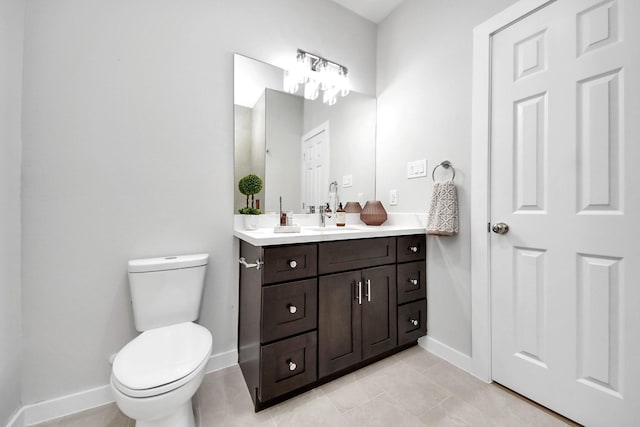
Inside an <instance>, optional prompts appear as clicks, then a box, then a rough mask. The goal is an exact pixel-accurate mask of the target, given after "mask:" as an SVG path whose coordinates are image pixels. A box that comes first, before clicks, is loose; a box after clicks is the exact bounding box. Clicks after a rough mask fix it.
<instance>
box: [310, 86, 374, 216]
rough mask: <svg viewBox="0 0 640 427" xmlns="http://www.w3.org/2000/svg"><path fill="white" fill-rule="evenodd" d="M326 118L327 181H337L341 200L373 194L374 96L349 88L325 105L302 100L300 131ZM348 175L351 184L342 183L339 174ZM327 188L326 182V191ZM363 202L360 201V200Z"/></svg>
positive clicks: (372, 197)
mask: <svg viewBox="0 0 640 427" xmlns="http://www.w3.org/2000/svg"><path fill="white" fill-rule="evenodd" d="M326 121H329V138H330V141H331V153H330V157H331V159H330V161H329V182H332V181H337V182H338V198H339V201H340V202H342V203H343V205H344V204H346V202H357V201H358V193H362V200H363V201H364V202H366V201H367V200H372V199H374V198H375V174H376V172H375V168H376V152H375V145H376V99H375V97H372V96H365V95H362V94H358V93H353V92H351V93H350V94H349V95H348V96H347V97H346V98H338V102H337V103H336V104H335V105H333V106H331V107H329V106H327V105H326V104H324V103H322V102H320V101H314V102H311V101H306V100H305V103H304V133H305V134H306V133H307V132H311V131H312V130H313V129H314V128H316V127H318V126H320V125H321V124H322V123H324V122H326ZM345 175H352V178H353V186H352V187H343V186H342V177H343V176H345ZM328 191H329V188H328V184H327V192H328ZM363 206H364V203H363Z"/></svg>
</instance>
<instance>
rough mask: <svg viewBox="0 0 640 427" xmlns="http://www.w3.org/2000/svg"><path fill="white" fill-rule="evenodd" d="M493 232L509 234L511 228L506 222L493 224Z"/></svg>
mask: <svg viewBox="0 0 640 427" xmlns="http://www.w3.org/2000/svg"><path fill="white" fill-rule="evenodd" d="M491 230H492V231H493V232H494V233H496V234H507V233H508V232H509V226H508V225H507V224H505V223H504V222H499V223H497V224H493V226H492V227H491Z"/></svg>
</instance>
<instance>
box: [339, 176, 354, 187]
mask: <svg viewBox="0 0 640 427" xmlns="http://www.w3.org/2000/svg"><path fill="white" fill-rule="evenodd" d="M352 186H353V175H344V176H343V177H342V188H347V187H352Z"/></svg>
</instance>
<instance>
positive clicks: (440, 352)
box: [418, 336, 473, 375]
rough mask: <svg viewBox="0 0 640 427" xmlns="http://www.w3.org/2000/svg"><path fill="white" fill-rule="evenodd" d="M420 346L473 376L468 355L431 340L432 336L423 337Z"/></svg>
mask: <svg viewBox="0 0 640 427" xmlns="http://www.w3.org/2000/svg"><path fill="white" fill-rule="evenodd" d="M418 345H419V346H420V347H422V348H424V349H425V350H427V351H429V352H430V353H433V354H435V355H436V356H438V357H440V358H442V359H444V360H446V361H447V362H449V363H451V364H452V365H454V366H457V367H458V368H460V369H462V370H463V371H466V372H468V373H470V374H471V375H473V372H471V357H470V356H467V355H466V354H464V353H462V352H460V351H458V350H456V349H455V348H452V347H449V346H448V345H446V344H443V343H441V342H440V341H438V340H436V339H434V338H431V337H430V336H426V337H422V338H420V339H419V340H418Z"/></svg>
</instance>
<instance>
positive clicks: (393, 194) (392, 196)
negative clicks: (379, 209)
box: [389, 190, 398, 206]
mask: <svg viewBox="0 0 640 427" xmlns="http://www.w3.org/2000/svg"><path fill="white" fill-rule="evenodd" d="M397 204H398V190H389V205H390V206H396V205H397Z"/></svg>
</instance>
